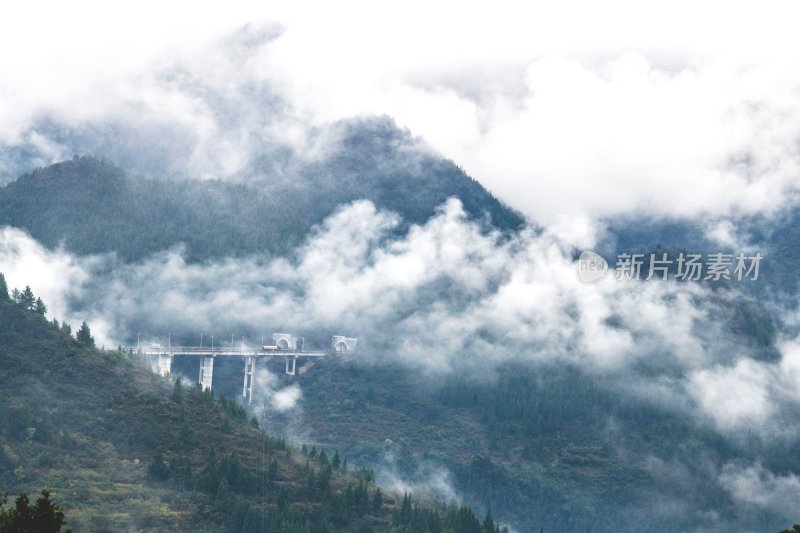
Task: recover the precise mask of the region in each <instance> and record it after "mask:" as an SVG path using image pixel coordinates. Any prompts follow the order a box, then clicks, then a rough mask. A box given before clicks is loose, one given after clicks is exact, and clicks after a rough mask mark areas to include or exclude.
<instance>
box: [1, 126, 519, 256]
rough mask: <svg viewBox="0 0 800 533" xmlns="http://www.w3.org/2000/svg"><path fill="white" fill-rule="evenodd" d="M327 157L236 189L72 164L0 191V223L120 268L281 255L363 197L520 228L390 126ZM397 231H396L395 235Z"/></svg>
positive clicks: (415, 211)
mask: <svg viewBox="0 0 800 533" xmlns="http://www.w3.org/2000/svg"><path fill="white" fill-rule="evenodd" d="M341 137H342V138H341V140H340V142H339V143H338V144H337V147H338V148H337V149H335V150H332V151H331V152H330V153H329V154H327V155H326V156H325V157H321V158H317V159H313V160H312V161H310V162H307V163H304V164H302V165H300V166H295V167H292V170H291V176H286V175H283V176H273V175H266V174H263V173H261V172H258V169H255V170H253V175H255V176H258V177H257V178H252V179H250V180H249V181H247V182H235V181H222V180H208V181H200V180H188V181H170V180H163V179H153V178H146V177H142V176H137V175H131V174H128V173H127V172H125V171H123V170H122V169H120V168H117V167H116V166H114V164H112V163H111V162H109V161H105V160H102V159H97V158H94V157H88V156H84V157H75V158H74V159H72V160H70V161H64V162H62V163H57V164H55V165H52V166H49V167H45V168H40V169H37V170H34V171H33V172H31V173H29V174H26V175H24V176H22V177H20V178H19V179H18V180H16V181H14V182H13V183H10V184H9V185H7V186H6V187H5V188H3V189H0V225H10V226H15V227H19V228H23V229H25V230H27V231H28V232H30V233H31V235H32V236H33V237H34V238H35V239H37V240H38V241H40V242H42V243H44V244H45V245H47V246H50V247H55V246H58V245H59V244H64V245H65V247H66V249H67V250H69V251H72V252H75V253H79V254H92V253H102V252H116V253H117V254H119V255H120V256H121V257H122V258H124V259H126V260H133V261H135V260H138V259H140V258H142V257H143V256H146V255H148V254H151V253H153V252H156V251H159V250H164V249H166V248H169V247H172V246H176V245H179V244H183V245H185V246H186V252H187V257H188V258H189V259H190V260H192V261H200V260H205V259H209V258H219V257H229V256H244V255H248V254H252V253H264V252H267V253H272V254H277V255H284V254H287V253H291V251H292V250H293V249H294V247H296V246H297V245H299V244H300V243H301V242H302V241H303V239H304V237H305V236H306V235H307V234H308V231H309V230H310V229H311V228H312V227H313V226H314V225H315V224H318V223H320V222H321V221H322V220H323V219H325V217H327V216H328V215H330V214H331V213H332V212H333V211H335V210H336V209H337V208H338V207H339V206H340V205H342V204H346V203H348V202H352V201H354V200H358V199H368V200H371V201H372V202H373V203H375V205H376V206H377V207H379V208H384V209H389V210H392V211H394V212H396V213H398V214H400V215H401V217H402V219H403V223H404V224H405V225H406V226H404V227H407V225H408V224H412V223H421V222H424V221H425V220H427V219H428V218H429V217H430V216H431V215H433V214H434V213H435V210H436V208H437V207H438V206H439V205H441V204H442V203H443V202H444V201H445V200H446V199H447V198H449V197H452V196H456V197H458V198H459V199H460V200H461V201H462V203H463V205H464V207H465V210H466V211H467V212H468V213H469V214H470V216H472V217H473V218H475V219H476V220H481V221H487V223H488V224H491V225H492V226H493V227H496V228H499V229H502V230H513V229H516V228H518V227H520V226H521V225H522V224H523V222H524V220H523V218H522V216H521V215H519V214H518V213H516V212H514V211H512V210H510V209H509V208H507V207H505V206H504V205H502V204H501V203H500V202H499V201H498V200H497V199H495V198H494V197H492V196H491V195H490V194H489V193H488V192H487V191H486V190H485V189H484V188H483V187H482V186H481V185H480V184H479V183H478V182H476V181H475V180H473V179H472V178H470V177H469V176H467V175H466V174H465V173H464V172H463V171H462V170H461V169H459V168H458V167H456V166H455V165H454V164H453V163H451V162H449V161H445V160H443V159H441V158H438V157H434V156H433V155H431V154H429V153H427V152H423V151H421V150H420V149H418V148H411V147H408V146H407V145H408V143H409V142H410V139H408V138H407V134H405V133H403V132H401V131H399V130H397V129H396V127H395V126H394V125H393V124H392V123H391V122H389V121H380V120H379V121H372V122H368V123H366V124H359V125H343V126H342V132H341ZM401 229H402V228H401Z"/></svg>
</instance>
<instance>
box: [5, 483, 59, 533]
mask: <svg viewBox="0 0 800 533" xmlns="http://www.w3.org/2000/svg"><path fill="white" fill-rule="evenodd" d="M4 503H5V499H4V498H3V499H2V500H0V533H17V532H26V531H31V532H32V531H36V532H38V533H60V532H61V531H62V527H63V526H64V511H63V510H62V509H61V507H60V506H58V505H55V504H54V503H53V501H52V500H51V499H50V491H48V490H47V489H44V490H42V493H41V496H39V498H37V500H36V503H35V504H33V506H31V505H30V500H29V499H28V495H27V494H26V493H24V492H23V493H22V494H20V495H19V496H18V497H17V500H16V502H15V507H14V508H13V509H8V510H7V511H6V510H2V507H3V505H2V504H4ZM71 531H72V530H70V529H67V530H65V532H64V533H71Z"/></svg>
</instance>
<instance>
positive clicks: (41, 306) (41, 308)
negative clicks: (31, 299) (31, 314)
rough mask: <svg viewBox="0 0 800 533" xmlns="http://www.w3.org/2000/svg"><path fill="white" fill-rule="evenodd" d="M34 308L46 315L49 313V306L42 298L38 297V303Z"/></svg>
mask: <svg viewBox="0 0 800 533" xmlns="http://www.w3.org/2000/svg"><path fill="white" fill-rule="evenodd" d="M33 310H34V311H36V312H37V313H38V314H40V315H42V316H44V315H45V314H46V313H47V306H46V305H44V302H43V301H42V299H41V298H36V303H35V304H34V306H33Z"/></svg>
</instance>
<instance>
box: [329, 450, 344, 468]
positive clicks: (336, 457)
mask: <svg viewBox="0 0 800 533" xmlns="http://www.w3.org/2000/svg"><path fill="white" fill-rule="evenodd" d="M331 466H332V467H333V469H334V470H339V467H340V466H342V460H341V459H340V458H339V450H336V451H335V452H334V453H333V459H331Z"/></svg>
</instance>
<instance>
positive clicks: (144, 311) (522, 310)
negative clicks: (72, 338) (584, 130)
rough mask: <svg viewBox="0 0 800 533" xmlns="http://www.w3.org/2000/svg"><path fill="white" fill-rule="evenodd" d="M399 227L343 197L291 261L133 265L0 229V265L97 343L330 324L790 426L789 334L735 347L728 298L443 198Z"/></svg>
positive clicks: (321, 332) (792, 370) (768, 425)
mask: <svg viewBox="0 0 800 533" xmlns="http://www.w3.org/2000/svg"><path fill="white" fill-rule="evenodd" d="M399 224H400V220H399V218H398V216H397V215H395V214H393V213H390V212H385V211H380V210H377V209H376V208H375V206H374V205H373V204H372V203H370V202H368V201H357V202H354V203H352V204H350V205H347V206H343V207H342V208H341V209H339V210H338V211H337V212H335V213H334V214H333V215H331V216H330V217H329V218H328V219H326V220H325V221H324V222H323V223H322V224H321V225H320V226H319V227H317V228H316V229H315V230H314V231H313V232H312V234H311V235H310V236H309V237H308V240H307V241H306V242H305V244H303V245H302V246H301V247H300V248H299V249H298V250H297V253H296V256H295V258H294V259H274V258H267V257H262V256H251V257H248V258H243V259H235V260H234V259H225V260H220V261H215V262H210V263H202V264H198V263H188V262H187V261H186V260H185V259H184V258H183V256H182V253H181V250H180V249H175V250H170V251H166V252H162V253H159V254H156V255H154V256H151V257H149V258H147V259H145V260H143V261H142V262H141V263H137V264H128V263H124V262H122V261H119V260H117V259H116V258H115V257H114V256H113V255H108V256H95V257H73V256H71V255H69V254H68V253H66V252H65V251H63V250H48V249H46V248H44V247H43V246H41V245H40V244H38V243H36V242H35V241H34V240H33V239H32V238H31V237H29V236H28V235H27V234H25V233H24V232H22V231H20V230H17V229H13V228H4V229H3V230H2V231H0V271H2V272H4V273H5V274H6V275H7V277H8V280H9V283H10V285H11V286H18V287H22V286H24V285H26V284H30V285H31V286H32V288H33V290H34V292H35V293H36V294H37V295H40V296H42V297H43V299H44V300H45V301H46V303H48V305H50V312H49V315H50V316H51V317H52V316H56V317H58V318H59V319H66V320H68V321H70V322H71V323H73V325H77V324H78V323H80V321H81V320H83V319H86V320H88V321H89V323H90V325H91V327H92V330H93V332H94V334H95V336H96V338H97V339H98V341H99V342H100V343H104V344H106V345H116V344H118V343H121V344H123V345H125V344H130V343H132V342H136V339H137V335H138V334H139V333H140V332H141V338H142V339H143V340H148V341H149V340H153V341H156V342H160V343H163V342H164V341H166V337H167V336H168V334H172V339H173V340H174V341H175V339H179V338H181V337H184V338H195V337H198V336H199V334H200V333H203V334H204V335H205V338H206V339H208V338H209V337H210V336H212V335H215V336H216V337H217V339H223V338H229V337H230V335H231V334H232V333H233V334H235V337H236V338H237V339H239V338H240V337H242V336H244V337H246V340H245V342H247V343H249V344H253V345H254V344H257V343H258V342H259V340H258V339H259V337H260V336H261V335H269V334H270V333H271V332H272V331H290V332H294V333H296V334H298V335H303V336H305V337H306V339H307V343H306V344H307V345H308V347H313V345H314V344H316V345H317V346H318V347H324V346H326V344H325V343H326V342H328V337H327V336H328V335H331V334H346V335H351V336H357V337H359V339H360V340H359V343H360V344H359V346H360V352H359V355H358V357H359V358H360V359H363V361H364V362H365V363H367V364H369V363H381V362H384V361H393V362H398V363H401V364H406V365H409V366H410V367H413V368H415V369H421V370H422V372H423V375H426V376H429V377H430V378H432V379H433V378H436V377H437V376H442V375H448V374H452V373H456V372H457V373H467V374H471V375H473V376H484V377H486V376H488V379H490V378H491V375H492V369H493V368H495V367H496V366H497V365H501V364H504V363H506V362H509V361H523V362H528V363H530V364H540V363H550V362H554V361H561V362H565V363H568V364H572V365H576V366H579V367H581V368H583V369H584V370H585V371H587V372H590V373H593V374H596V375H598V376H603V378H604V379H603V381H604V382H606V383H607V384H608V386H609V387H618V388H620V389H621V390H625V391H627V392H626V393H627V394H631V395H634V396H637V397H640V398H643V399H645V400H648V399H649V400H652V399H654V398H655V399H658V398H660V399H661V401H662V402H668V403H676V404H678V408H680V409H688V410H689V411H690V413H691V414H692V415H693V416H696V417H697V418H698V419H699V420H700V421H702V420H712V421H713V423H714V424H715V425H716V427H717V428H718V429H719V430H720V431H722V432H731V433H736V432H739V431H741V430H742V429H745V428H752V429H755V430H756V431H757V432H763V433H764V434H791V433H794V432H796V430H797V427H796V423H793V422H791V420H790V417H787V416H786V414H785V413H784V409H785V408H786V407H787V406H791V405H793V404H794V403H795V402H797V401H798V400H799V399H800V381H798V380H800V378H799V377H798V376H800V371H799V370H798V368H800V367H799V366H798V364H797V362H796V359H797V358H798V354H799V353H800V350H798V349H797V343H792V342H786V343H784V344H782V345H781V346H780V347H779V349H780V352H781V354H782V358H781V359H780V360H779V361H777V362H772V361H763V360H756V359H753V358H751V357H750V355H751V354H750V353H748V350H747V348H744V347H742V344H741V342H739V341H738V340H737V338H736V337H735V336H733V335H732V334H731V333H730V331H729V330H728V329H726V324H725V320H724V318H721V317H723V316H724V315H723V314H721V313H720V311H721V310H722V309H724V308H725V307H726V306H731V305H735V301H734V300H733V298H734V296H733V295H727V293H725V291H717V292H716V293H714V294H712V291H710V290H709V289H708V288H707V287H705V286H703V285H701V284H694V283H676V282H672V281H670V282H661V281H650V282H622V281H617V280H615V279H613V278H611V277H607V278H606V279H604V280H602V281H600V282H598V283H594V284H586V283H582V282H581V281H580V280H579V279H578V276H577V272H576V267H575V263H574V261H573V257H574V255H573V254H574V248H573V246H572V245H571V244H570V243H569V242H567V241H564V240H563V239H562V237H559V235H560V232H559V231H556V232H551V231H549V230H545V231H543V232H537V231H533V230H524V231H522V232H521V233H520V234H519V235H517V236H514V237H511V238H506V237H503V236H501V235H500V234H497V233H493V232H487V231H486V230H485V229H484V228H482V227H481V226H480V225H479V224H477V223H474V222H471V221H470V220H469V219H468V218H467V216H466V215H465V213H464V210H463V208H462V206H461V204H460V202H459V201H458V200H455V199H453V200H450V201H448V202H447V203H445V204H444V205H442V206H441V207H440V209H439V211H438V214H437V215H436V216H434V217H432V218H431V219H430V220H429V221H428V222H426V223H425V224H423V225H417V226H412V227H411V228H410V229H409V231H408V232H407V233H405V234H402V235H399V234H397V233H396V232H395V230H396V228H398V225H399ZM176 342H177V341H176ZM218 342H219V341H218ZM268 378H269V376H266V377H265V378H264V379H267V380H268ZM267 388H270V387H267ZM270 390H272V389H270ZM273 392H274V393H275V394H272V395H271V396H270V399H269V401H270V402H272V408H274V409H277V410H280V409H290V408H291V407H292V406H294V405H295V404H296V403H297V401H298V400H299V395H298V394H297V392H298V391H293V390H283V391H278V390H277V389H275V390H274V391H273ZM676 398H679V399H680V401H677V400H676ZM789 412H791V411H789Z"/></svg>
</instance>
